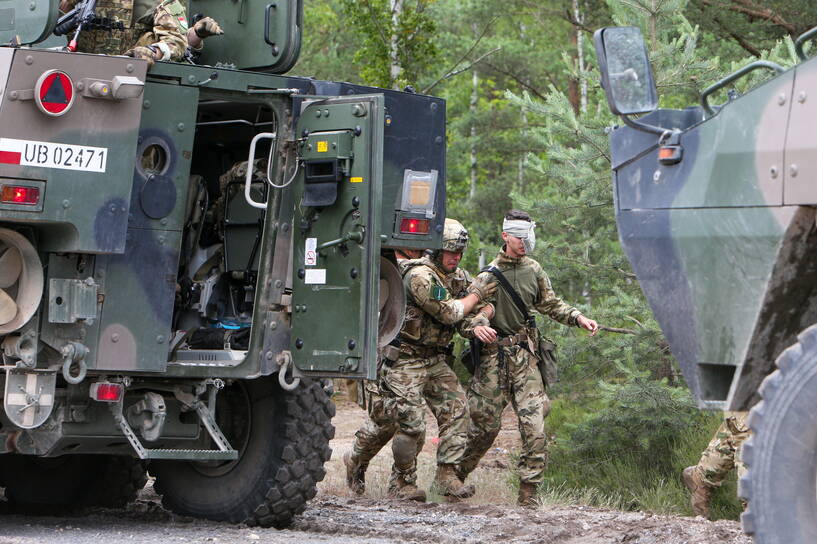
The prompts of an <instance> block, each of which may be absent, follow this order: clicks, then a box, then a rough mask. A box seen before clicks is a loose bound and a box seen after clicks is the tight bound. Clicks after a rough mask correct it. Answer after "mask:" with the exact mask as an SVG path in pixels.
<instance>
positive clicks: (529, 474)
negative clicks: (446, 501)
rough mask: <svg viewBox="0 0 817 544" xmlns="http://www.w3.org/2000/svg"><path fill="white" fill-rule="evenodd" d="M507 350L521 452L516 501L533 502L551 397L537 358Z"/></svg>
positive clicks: (543, 458)
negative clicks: (546, 391) (547, 392)
mask: <svg viewBox="0 0 817 544" xmlns="http://www.w3.org/2000/svg"><path fill="white" fill-rule="evenodd" d="M508 351H509V357H508V358H509V372H510V376H511V389H512V396H511V402H512V404H513V409H514V411H515V412H516V417H517V420H518V421H519V434H520V435H521V437H522V454H521V455H520V456H519V465H518V467H519V480H520V487H519V501H518V502H519V504H520V505H523V506H528V505H530V504H532V503H533V500H534V497H535V491H536V487H537V486H538V485H539V484H540V483H542V479H543V477H544V473H545V468H546V466H547V458H548V456H547V440H546V438H545V417H547V415H548V414H549V413H550V399H549V398H548V396H547V394H546V393H545V387H544V384H543V382H542V376H541V374H540V373H539V367H538V366H537V359H536V357H534V356H533V355H531V354H530V353H529V352H528V351H527V350H525V349H523V348H521V347H514V348H511V349H510V350H508Z"/></svg>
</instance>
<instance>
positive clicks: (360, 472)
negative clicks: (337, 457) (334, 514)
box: [343, 451, 366, 495]
mask: <svg viewBox="0 0 817 544" xmlns="http://www.w3.org/2000/svg"><path fill="white" fill-rule="evenodd" d="M343 464H344V465H346V485H347V486H349V489H351V490H352V491H354V492H355V494H357V495H363V492H364V491H366V466H365V465H363V463H361V462H360V461H359V460H357V459H355V456H354V455H353V454H352V452H350V451H347V452H346V453H344V454H343Z"/></svg>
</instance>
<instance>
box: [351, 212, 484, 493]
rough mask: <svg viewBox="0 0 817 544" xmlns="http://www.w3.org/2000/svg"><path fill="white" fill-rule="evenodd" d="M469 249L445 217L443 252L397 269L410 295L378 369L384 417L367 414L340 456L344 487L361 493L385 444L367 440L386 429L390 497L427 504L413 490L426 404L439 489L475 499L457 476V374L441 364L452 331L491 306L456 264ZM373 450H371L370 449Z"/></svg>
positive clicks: (461, 417)
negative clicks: (435, 443)
mask: <svg viewBox="0 0 817 544" xmlns="http://www.w3.org/2000/svg"><path fill="white" fill-rule="evenodd" d="M467 245H468V231H467V230H465V228H464V227H463V226H462V224H461V223H460V222H459V221H456V220H453V219H446V221H445V227H444V230H443V243H442V248H441V249H439V250H437V251H435V252H433V254H432V255H431V256H425V257H422V258H420V259H412V260H409V261H404V262H403V263H402V265H401V272H402V274H403V285H404V286H405V289H406V295H407V296H406V317H405V321H404V324H403V328H402V329H401V331H400V334H399V335H398V337H397V339H396V341H395V342H394V344H396V345H395V346H394V348H395V349H393V350H391V351H392V353H391V354H387V357H386V359H385V360H384V363H383V366H382V368H381V371H380V391H381V393H382V394H383V397H384V416H383V417H382V418H380V421H378V422H375V421H371V417H370V421H367V422H366V423H365V424H364V426H363V427H362V428H361V429H360V430H359V431H358V432H357V433H356V439H355V444H354V446H353V449H352V453H351V455H346V456H344V462H345V464H346V468H347V483H348V484H349V485H350V487H352V489H354V490H355V491H357V492H362V490H363V473H364V472H365V467H366V465H368V462H369V460H371V458H372V457H373V456H374V454H375V453H376V452H377V449H379V448H380V447H382V441H380V442H379V443H378V441H377V440H371V438H373V437H374V436H375V434H376V433H378V432H380V431H382V429H383V428H384V427H386V426H388V425H390V424H391V425H393V426H394V427H395V430H396V432H394V438H393V439H392V451H393V453H394V466H393V468H392V475H391V478H390V480H389V494H390V495H391V496H393V497H397V498H404V499H412V500H419V501H424V500H425V492H423V491H422V490H420V489H418V488H417V485H416V480H417V475H416V467H417V454H418V449H419V447H418V446H419V445H420V444H421V437H422V436H424V434H425V406H426V405H428V407H429V408H430V409H431V412H432V413H433V414H434V417H436V418H437V424H438V426H439V430H440V431H439V432H440V443H439V447H438V449H437V474H436V477H435V480H434V485H435V486H436V487H437V491H438V492H439V493H440V494H441V495H443V496H448V497H452V498H454V499H458V498H464V497H469V496H471V495H472V494H473V487H468V486H464V485H463V484H462V482H461V481H460V480H459V479H458V478H457V476H456V474H455V472H454V467H455V465H456V464H457V463H459V462H460V459H461V458H462V455H463V453H464V452H465V441H466V436H467V432H468V406H467V402H466V398H465V393H464V391H463V390H462V387H461V386H460V384H459V381H458V380H457V376H456V375H455V374H454V372H453V371H452V370H451V368H450V367H449V366H448V364H446V356H447V351H448V345H449V343H450V342H451V339H452V337H453V335H454V329H455V327H456V326H457V325H458V324H461V323H462V322H463V320H464V318H465V316H467V315H468V314H470V313H471V312H472V310H474V309H475V308H476V309H478V310H479V312H478V314H477V316H479V317H473V318H472V319H481V322H484V323H486V324H487V322H488V317H486V314H487V315H490V313H491V310H492V307H491V306H489V305H480V302H481V300H482V299H484V298H485V297H487V296H489V295H490V294H491V293H492V291H491V289H492V287H491V286H490V285H488V286H486V285H484V284H473V283H472V282H471V279H470V277H469V276H468V274H467V273H466V272H465V271H464V270H462V269H460V268H459V267H458V265H459V262H460V259H461V258H462V253H463V252H464V251H465V249H466V247H467ZM494 289H495V288H494ZM379 436H383V434H382V433H381V434H380V435H379ZM373 448H376V449H375V450H374V452H372V451H369V450H371V449H373Z"/></svg>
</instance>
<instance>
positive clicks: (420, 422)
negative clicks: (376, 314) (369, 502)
mask: <svg viewBox="0 0 817 544" xmlns="http://www.w3.org/2000/svg"><path fill="white" fill-rule="evenodd" d="M426 379H427V372H426V363H425V361H423V360H422V359H403V358H401V359H400V360H398V361H396V362H395V363H394V364H393V365H392V366H390V367H386V368H385V369H384V374H383V390H384V394H387V395H388V399H387V401H386V410H387V412H388V413H390V414H392V415H393V417H394V419H395V422H396V424H397V431H396V433H395V435H394V438H393V439H392V453H393V454H394V467H393V469H392V479H391V480H390V481H389V490H390V492H391V493H392V494H395V495H397V496H399V497H403V498H411V499H415V500H420V497H419V492H417V489H416V482H417V453H418V451H419V449H418V446H419V445H420V438H421V437H424V436H425V399H424V398H423V388H424V386H425V383H426ZM424 499H425V494H423V496H422V500H424Z"/></svg>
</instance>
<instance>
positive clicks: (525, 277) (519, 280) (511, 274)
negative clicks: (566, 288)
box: [464, 251, 581, 336]
mask: <svg viewBox="0 0 817 544" xmlns="http://www.w3.org/2000/svg"><path fill="white" fill-rule="evenodd" d="M491 266H495V267H497V268H498V269H499V270H501V271H502V273H503V274H504V275H505V277H506V278H507V279H508V282H509V283H510V284H511V285H512V286H513V287H514V289H516V292H517V293H519V296H520V297H521V298H522V302H524V303H525V306H526V307H527V309H528V312H529V313H530V312H531V311H532V310H536V311H537V312H539V313H540V314H542V315H546V316H548V317H549V318H551V319H553V320H555V321H558V322H559V323H563V324H565V325H571V326H577V325H578V324H577V322H576V320H577V319H578V317H579V316H580V315H581V312H580V311H579V310H577V309H576V308H574V307H573V306H570V305H569V304H566V303H565V302H564V301H563V300H562V299H560V298H559V297H557V296H556V293H555V292H554V291H553V286H552V285H551V284H550V279H549V278H548V276H547V274H545V271H544V270H543V269H542V266H541V265H540V264H539V263H537V262H536V261H534V260H533V259H531V258H530V257H520V258H516V259H515V258H511V257H509V256H508V255H507V254H506V253H505V252H504V251H500V252H499V255H497V257H496V259H494V260H493V261H491ZM483 275H487V276H488V277H489V279H490V280H493V282H496V281H497V279H496V277H495V276H494V275H493V274H491V273H490V272H482V274H480V276H483ZM487 302H491V303H493V304H494V308H495V313H494V317H493V318H491V327H493V328H494V329H496V331H497V332H498V333H499V334H500V335H511V334H517V333H519V332H521V331H523V329H525V327H526V326H527V324H526V323H525V319H524V318H523V317H522V313H521V312H520V311H519V309H518V308H517V307H516V304H514V302H513V299H511V297H510V295H508V294H507V293H506V292H505V290H504V289H502V287H501V286H500V287H499V289H497V290H496V293H495V294H494V295H493V296H491V297H489V298H488V300H487ZM479 324H482V323H479V322H472V323H470V324H469V325H468V327H467V330H466V331H464V332H465V335H467V336H472V334H471V333H472V329H473V327H474V326H476V325H479Z"/></svg>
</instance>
